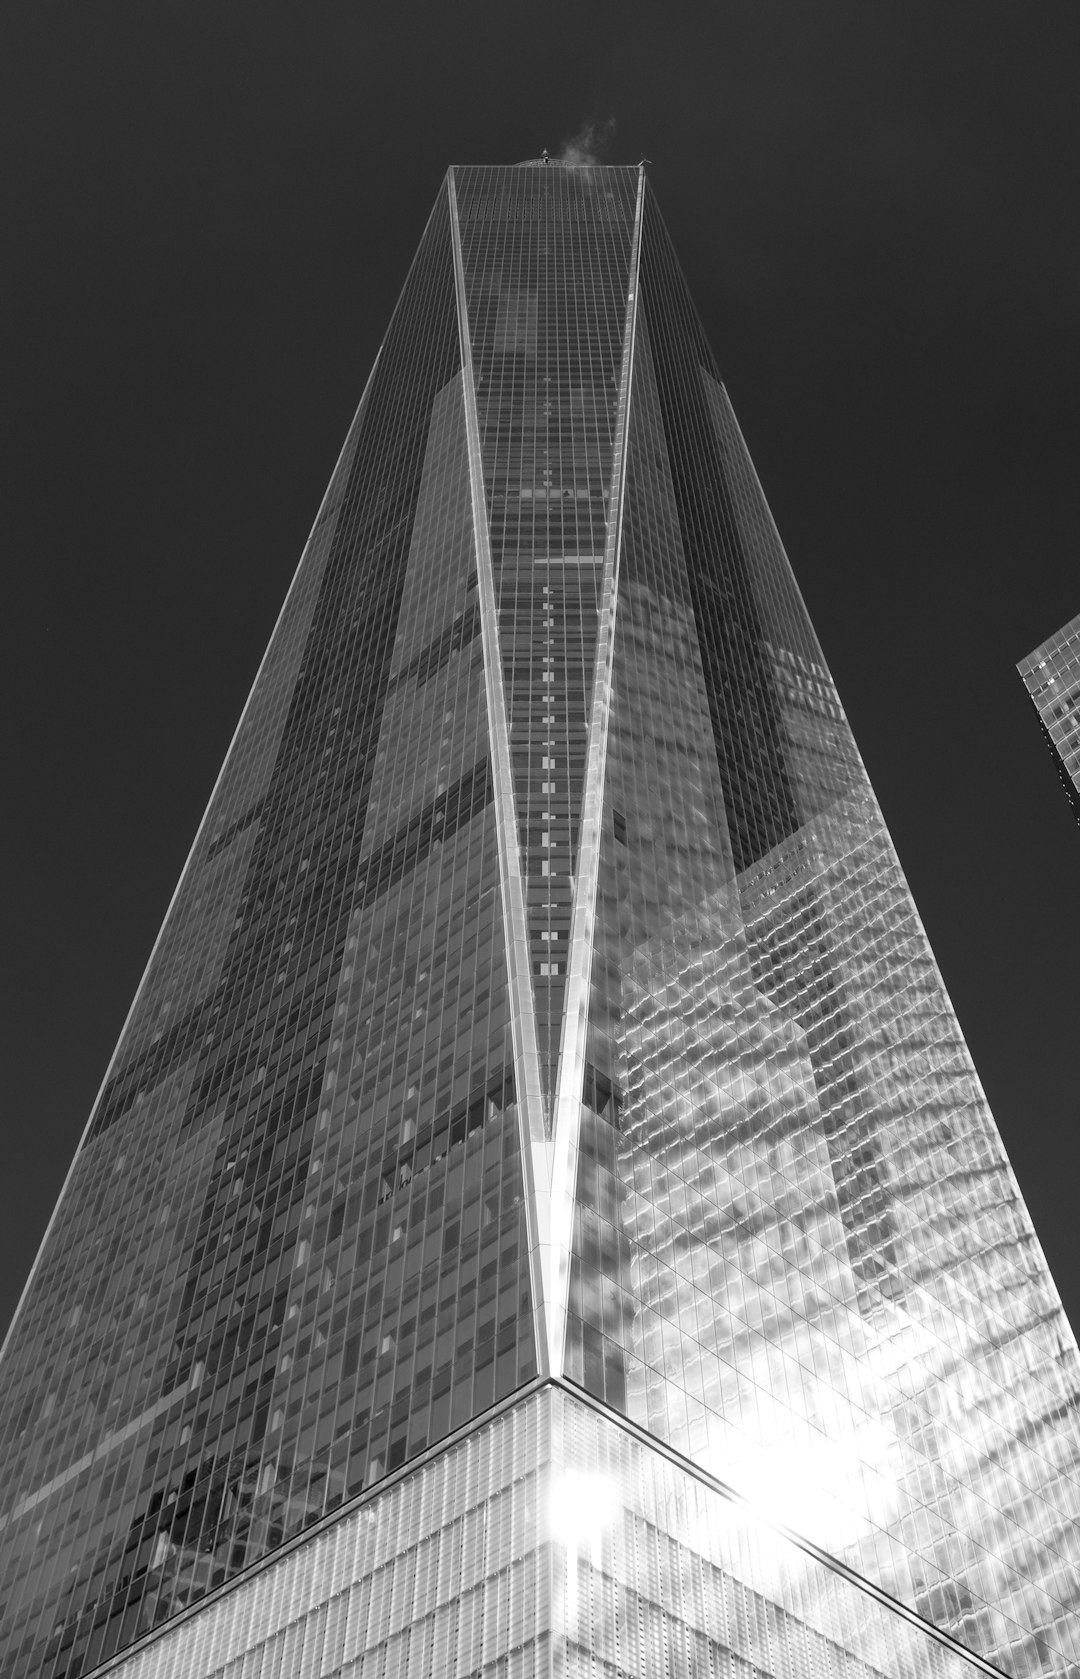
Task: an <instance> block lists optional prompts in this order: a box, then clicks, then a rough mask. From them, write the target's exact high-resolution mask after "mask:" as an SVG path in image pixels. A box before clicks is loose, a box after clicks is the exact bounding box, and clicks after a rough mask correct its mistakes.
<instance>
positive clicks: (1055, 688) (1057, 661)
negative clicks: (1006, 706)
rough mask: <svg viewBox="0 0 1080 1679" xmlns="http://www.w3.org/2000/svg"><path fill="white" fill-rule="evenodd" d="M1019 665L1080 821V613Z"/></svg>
mask: <svg viewBox="0 0 1080 1679" xmlns="http://www.w3.org/2000/svg"><path fill="white" fill-rule="evenodd" d="M1016 668H1017V669H1018V670H1019V672H1020V675H1021V676H1022V677H1023V679H1024V686H1025V688H1026V689H1027V691H1028V694H1029V695H1030V697H1031V703H1032V705H1033V706H1034V707H1035V710H1036V711H1037V712H1038V714H1039V722H1040V723H1041V724H1042V730H1043V734H1044V735H1045V736H1046V740H1047V742H1048V744H1049V746H1050V750H1051V752H1052V753H1053V755H1054V762H1055V764H1056V765H1057V769H1058V774H1059V775H1060V777H1061V780H1062V785H1063V786H1064V788H1065V793H1066V796H1067V798H1068V800H1069V803H1070V804H1071V805H1072V808H1073V814H1074V815H1075V817H1076V819H1077V821H1078V822H1080V617H1078V618H1072V619H1070V621H1069V622H1068V623H1067V624H1065V625H1064V626H1063V628H1062V629H1060V630H1058V632H1057V634H1056V635H1052V636H1051V637H1050V639H1049V641H1044V642H1043V644H1042V646H1041V647H1036V649H1035V651H1034V653H1029V654H1028V656H1027V658H1026V659H1021V661H1020V663H1019V665H1018V666H1017V667H1016Z"/></svg>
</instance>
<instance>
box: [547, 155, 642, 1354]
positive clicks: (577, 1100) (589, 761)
mask: <svg viewBox="0 0 1080 1679" xmlns="http://www.w3.org/2000/svg"><path fill="white" fill-rule="evenodd" d="M644 185H645V171H644V169H639V171H638V192H637V204H636V207H635V210H634V233H633V241H632V244H631V247H630V277H629V284H628V286H627V295H626V324H625V326H624V327H623V349H622V366H621V367H620V369H619V396H618V404H617V407H616V411H615V437H614V447H613V449H612V456H611V489H610V493H609V496H608V507H609V509H610V512H609V516H608V526H607V534H606V536H605V539H604V570H603V577H602V582H601V586H600V621H599V624H598V626H597V638H596V661H595V665H594V667H593V669H594V674H593V691H592V708H591V715H590V717H589V735H588V748H587V752H586V758H585V779H584V784H583V788H582V798H581V828H580V838H579V840H578V856H577V874H576V877H575V880H574V900H573V910H572V912H571V920H570V950H569V956H568V960H567V974H566V993H565V1001H564V1004H563V1019H562V1033H561V1039H560V1043H559V1061H558V1072H557V1075H556V1082H555V1100H554V1103H553V1105H552V1108H553V1111H552V1124H551V1243H552V1267H553V1269H552V1283H553V1293H552V1296H551V1302H550V1308H549V1313H548V1335H549V1349H548V1356H549V1359H550V1364H551V1369H552V1371H553V1372H555V1373H556V1374H558V1375H560V1376H561V1375H562V1372H563V1363H564V1359H565V1356H566V1317H567V1309H568V1305H569V1298H570V1250H571V1246H572V1242H573V1234H574V1193H575V1186H576V1183H577V1156H578V1139H579V1137H580V1134H581V1099H582V1088H583V1085H584V1077H585V1049H586V1041H587V1037H588V1028H589V989H590V984H591V980H592V965H593V939H594V934H595V923H596V891H597V881H598V878H599V872H600V841H601V835H602V830H603V820H604V779H605V774H606V770H607V743H608V724H609V721H610V718H611V678H612V664H613V659H614V652H615V611H616V606H617V604H618V588H619V559H620V554H621V550H622V529H623V506H624V503H625V500H626V453H627V439H628V435H629V429H630V398H631V388H632V382H633V370H634V341H635V336H636V327H637V294H638V269H639V266H640V257H641V213H642V205H643V202H644Z"/></svg>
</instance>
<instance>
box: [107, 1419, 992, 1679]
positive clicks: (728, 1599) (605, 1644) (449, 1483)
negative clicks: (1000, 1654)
mask: <svg viewBox="0 0 1080 1679" xmlns="http://www.w3.org/2000/svg"><path fill="white" fill-rule="evenodd" d="M113 1671H114V1672H115V1673H116V1674H117V1676H118V1679H181V1676H182V1679H194V1676H196V1675H197V1676H198V1679H271V1676H273V1679H279V1676H284V1675H286V1674H288V1675H290V1676H292V1675H296V1676H297V1679H375V1676H377V1679H390V1676H395V1679H414V1676H415V1679H426V1676H428V1675H431V1674H439V1675H441V1674H451V1673H452V1674H454V1675H456V1676H459V1679H467V1676H469V1675H476V1676H477V1679H480V1676H484V1679H494V1676H496V1675H505V1676H507V1679H509V1676H511V1675H513V1676H516V1679H556V1675H564V1676H577V1675H580V1676H582V1679H586V1676H588V1679H595V1676H596V1675H610V1676H611V1679H615V1676H616V1675H619V1674H630V1673H632V1674H649V1675H653V1674H663V1673H670V1674H673V1675H682V1676H685V1679H689V1676H690V1675H693V1676H694V1679H801V1676H803V1675H806V1674H811V1673H812V1674H815V1675H821V1679H886V1676H888V1679H892V1676H893V1675H904V1679H972V1676H973V1675H974V1674H975V1673H977V1672H979V1671H982V1670H981V1669H979V1668H977V1667H976V1666H975V1664H974V1663H972V1662H969V1661H967V1660H966V1659H965V1658H964V1657H963V1656H962V1655H961V1654H960V1653H959V1652H957V1651H956V1650H953V1649H950V1648H949V1647H948V1646H945V1645H943V1644H942V1643H940V1642H939V1641H938V1640H936V1639H935V1638H934V1637H933V1636H932V1635H931V1634H930V1632H929V1631H928V1630H927V1629H925V1628H922V1627H919V1626H918V1625H915V1624H913V1623H911V1622H908V1621H905V1620H903V1619H901V1617H899V1616H898V1615H896V1614H895V1613H893V1612H892V1611H891V1610H890V1609H889V1608H888V1607H887V1606H886V1605H884V1604H882V1603H880V1602H878V1601H877V1600H876V1599H874V1598H873V1597H871V1596H869V1595H867V1594H866V1593H864V1592H863V1591H861V1590H860V1589H859V1588H858V1587H857V1586H855V1585H853V1584H852V1583H851V1582H849V1581H847V1580H845V1579H844V1578H842V1577H841V1576H839V1575H837V1574H836V1573H834V1572H832V1571H831V1570H829V1569H828V1568H827V1567H825V1566H824V1565H823V1564H822V1563H820V1562H818V1561H817V1560H816V1559H814V1558H813V1557H811V1556H808V1555H807V1554H806V1553H804V1552H801V1551H799V1550H798V1549H797V1548H796V1547H795V1546H793V1545H792V1544H791V1543H790V1542H789V1541H787V1540H785V1539H783V1538H781V1537H780V1536H779V1535H778V1534H776V1533H774V1532H772V1531H770V1530H769V1529H767V1528H765V1527H763V1526H761V1525H759V1524H757V1523H755V1522H754V1521H753V1520H752V1519H751V1518H749V1517H748V1516H747V1515H746V1514H745V1512H743V1511H741V1510H739V1509H738V1507H737V1506H734V1505H732V1504H731V1503H729V1502H728V1501H727V1500H726V1499H725V1498H723V1497H722V1496H721V1495H720V1494H719V1493H718V1492H716V1491H714V1490H713V1489H711V1488H710V1487H708V1486H706V1485H704V1484H703V1483H702V1482H700V1481H698V1480H695V1479H694V1477H693V1476H691V1475H690V1474H688V1473H687V1472H686V1470H684V1469H681V1468H679V1467H677V1466H676V1465H675V1464H673V1463H671V1462H669V1461H668V1460H667V1459H665V1458H663V1457H661V1456H660V1455H659V1454H657V1453H656V1452H654V1451H651V1450H650V1449H649V1448H648V1447H647V1446H644V1445H642V1443H641V1442H640V1441H638V1440H636V1439H634V1438H633V1437H632V1436H629V1435H627V1434H626V1433H625V1432H624V1431H622V1430H621V1429H619V1428H618V1427H617V1425H616V1424H614V1423H613V1422H611V1421H609V1420H606V1419H605V1418H603V1417H601V1416H598V1415H597V1414H596V1413H595V1412H594V1411H592V1410H590V1409H589V1408H587V1407H586V1406H585V1405H584V1404H582V1403H581V1402H579V1401H576V1400H574V1399H572V1398H570V1397H569V1396H568V1395H567V1394H565V1393H564V1392H563V1391H561V1390H560V1389H558V1388H547V1389H544V1390H542V1391H541V1392H540V1393H539V1394H536V1395H534V1396H533V1397H531V1398H529V1399H527V1400H524V1401H522V1402H520V1403H519V1404H518V1405H516V1406H515V1407H514V1408H513V1409H512V1410H511V1411H510V1412H509V1413H506V1414H504V1415H503V1416H500V1417H498V1418H496V1419H494V1420H493V1421H492V1422H490V1423H488V1424H487V1425H486V1426H485V1427H483V1428H481V1429H478V1430H477V1431H476V1432H475V1433H474V1434H472V1435H471V1436H470V1437H469V1438H468V1439H466V1440H464V1441H463V1442H461V1443H460V1444H458V1445H455V1446H453V1447H451V1448H450V1449H449V1450H448V1451H447V1452H445V1453H443V1454H442V1455H441V1456H440V1457H438V1458H437V1459H436V1460H435V1461H434V1462H432V1463H428V1464H425V1465H423V1466H422V1467H421V1468H420V1469H418V1470H417V1471H416V1472H415V1473H414V1474H413V1475H411V1476H410V1477H408V1478H407V1479H406V1480H404V1481H401V1482H399V1483H398V1484H396V1485H394V1486H392V1487H390V1488H388V1489H387V1490H386V1491H385V1492H383V1493H381V1494H379V1495H378V1496H377V1497H375V1498H374V1499H373V1500H372V1501H371V1502H369V1503H367V1504H365V1505H363V1506H362V1507H361V1508H359V1509H357V1510H355V1511H352V1512H350V1513H348V1514H346V1515H344V1516H343V1517H342V1518H341V1520H340V1521H338V1522H337V1523H336V1524H335V1525H334V1527H333V1528H332V1529H331V1530H330V1531H329V1532H327V1533H323V1534H319V1535H317V1536H313V1537H312V1538H311V1539H310V1540H308V1541H307V1542H306V1543H305V1544H304V1545H303V1546H302V1547H301V1548H300V1549H298V1550H296V1551H294V1552H293V1553H291V1554H290V1555H288V1556H285V1557H283V1558H281V1559H280V1560H278V1561H277V1562H275V1563H274V1564H273V1565H272V1567H271V1568H270V1569H268V1570H267V1571H266V1572H265V1573H263V1574H261V1575H259V1576H258V1577H256V1578H255V1579H252V1580H250V1581H247V1582H243V1583H241V1584H240V1585H238V1586H237V1587H236V1588H234V1589H233V1590H232V1591H231V1592H229V1593H228V1594H227V1596H225V1597H224V1598H223V1599H221V1600H220V1601H218V1602H216V1603H214V1604H211V1605H210V1606H208V1608H207V1609H206V1610H205V1611H204V1612H203V1613H202V1614H201V1615H199V1616H198V1617H196V1618H194V1619H192V1620H190V1621H188V1622H186V1623H184V1624H182V1625H180V1626H178V1627H176V1628H175V1629H167V1630H166V1631H165V1632H164V1633H163V1634H162V1635H161V1636H160V1637H159V1638H158V1639H157V1640H155V1641H154V1643H153V1644H151V1645H150V1646H148V1647H147V1648H146V1649H145V1650H142V1651H139V1652H137V1653H135V1654H133V1655H131V1656H130V1657H128V1658H127V1659H126V1660H124V1661H122V1662H121V1663H119V1664H118V1666H117V1667H116V1668H115V1669H114V1670H113Z"/></svg>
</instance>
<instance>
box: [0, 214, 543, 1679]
mask: <svg viewBox="0 0 1080 1679" xmlns="http://www.w3.org/2000/svg"><path fill="white" fill-rule="evenodd" d="M459 369H460V361H459V351H458V332H457V320H456V306H455V301H454V292H453V269H452V261H451V250H450V240H449V224H448V215H447V205H446V201H445V197H444V198H441V199H440V201H439V205H438V206H437V208H436V211H435V213H434V215H433V217H432V221H431V223H430V225H429V228H428V232H427V234H426V236H425V239H424V242H423V244H422V245H421V248H420V251H419V254H418V256H417V259H416V262H415V264H414V267H413V270H412V274H411V276H410V279H409V283H408V285H407V286H406V289H405V292H404V293H403V296H402V299H401V302H400V304H399V306H398V309H397V312H396V314H395V317H394V321H393V324H392V326H391V328H390V332H389V334H388V336H387V340H386V343H385V345H384V347H383V351H382V353H381V358H380V361H379V363H378V367H377V370H376V373H375V375H374V377H373V380H372V382H371V386H370V389H369V391H368V393H367V397H366V400H365V404H364V407H363V409H362V411H361V413H360V415H359V416H358V420H357V422H356V425H355V426H354V428H353V432H352V433H351V435H350V440H349V443H348V445H347V448H346V453H345V456H344V457H343V460H342V463H341V465H340V467H339V469H338V472H337V474H336V476H335V479H334V482H333V484H332V485H331V490H330V493H329V496H328V499H327V502H326V504H325V506H324V509H323V512H322V514H321V515H320V519H319V522H318V524H317V525H316V529H315V533H314V535H313V537H312V541H311V544H310V547H309V549H308V552H307V555H306V558H305V560H304V562H303V565H302V568H301V571H300V573H299V576H298V580H297V584H296V587H295V589H294V592H293V595H292V597H291V598H290V602H289V605H288V607H287V609H286V613H285V616H284V618H283V621H282V623H281V626H280V627H279V629H278V631H277V634H276V636H275V640H274V642H273V644H272V647H271V650H270V653H269V655H268V658H267V661H266V664H265V666H264V669H263V671H262V673H261V675H260V677H259V681H258V683H257V685H256V688H255V691H254V694H253V697H252V701H251V703H250V705H249V708H248V711H247V713H246V715H245V719H244V721H243V724H242V726H241V729H240V731H239V734H238V737H237V740H236V742H235V745H234V748H233V752H232V754H231V757H230V759H229V762H228V764H227V766H226V770H225V772H224V776H223V779H222V781H221V784H220V786H219V788H218V790H217V792H216V794H215V796H214V800H213V802H212V804H211V808H210V811H209V814H208V818H207V822H206V824H205V826H204V829H203V832H202V835H201V836H200V839H199V842H198V844H197V846H196V850H195V853H194V856H193V860H192V864H191V866H190V868H189V870H188V872H187V875H186V876H185V879H184V882H183V883H182V886H181V890H180V894H179V897H178V899H177V902H176V905H175V906H174V909H173V911H172V913H171V915H170V917H169V920H168V922H167V924H166V928H165V931H164V934H163V936H162V939H161V941H160V943H159V945H158V948H157V951H156V953H155V956H154V958H153V961H152V963H151V967H150V970H149V974H148V977H147V981H146V984H145V985H144V987H143V990H142V992H141V995H140V998H139V1001H138V1004H137V1006H136V1009H135V1013H134V1015H133V1018H132V1021H131V1024H130V1026H129V1028H128V1029H127V1031H126V1033H125V1035H124V1038H123V1039H122V1041H121V1044H120V1048H119V1050H118V1052H117V1057H116V1060H115V1062H114V1067H113V1071H112V1072H111V1075H110V1078H109V1080H108V1083H107V1085H106V1088H105V1090H104V1093H103V1095H102V1097H101V1100H100V1102H99V1103H98V1106H97V1109H96V1112H95V1116H94V1121H93V1125H92V1127H91V1130H90V1133H89V1136H88V1139H87V1141H86V1143H85V1146H84V1147H83V1150H82V1152H81V1154H80V1156H79V1158H78V1161H77V1164H76V1167H75V1170H74V1176H73V1178H72V1182H71V1185H70V1187H69V1189H68V1191H67V1193H66V1195H65V1197H64V1199H63V1202H62V1204H61V1207H60V1211H59V1216H58V1219H57V1222H56V1224H55V1226H54V1229H53V1232H52V1234H51V1236H50V1239H49V1242H48V1243H47V1245H46V1248H45V1251H44V1254H43V1258H42V1262H41V1265H40V1267H39V1269H38V1272H37V1275H36V1278H35V1281H34V1285H33V1288H32V1290H31V1293H30V1297H29V1299H28V1302H27V1305H26V1307H25V1309H24V1311H23V1314H22V1316H21V1318H20V1320H19V1322H18V1324H17V1326H16V1330H15V1334H14V1337H13V1340H12V1343H11V1346H10V1349H9V1352H8V1355H7V1359H6V1365H5V1376H6V1388H5V1409H4V1412H3V1422H2V1427H3V1431H4V1441H5V1451H6V1454H7V1458H8V1462H9V1467H10V1468H11V1469H13V1471H14V1474H13V1479H12V1481H10V1482H9V1485H12V1486H13V1487H14V1489H15V1490H14V1497H13V1498H11V1499H10V1500H9V1502H8V1503H7V1506H6V1513H5V1514H4V1515H3V1516H2V1517H0V1571H2V1578H3V1586H2V1590H0V1598H2V1599H3V1601H4V1604H5V1625H4V1642H3V1645H2V1654H0V1672H3V1673H11V1674H18V1675H19V1676H20V1679H22V1676H24V1675H31V1674H39V1673H40V1674H54V1675H57V1676H58V1675H60V1674H67V1675H73V1674H74V1673H75V1672H77V1671H81V1670H83V1669H85V1668H87V1667H89V1666H91V1665H93V1663H95V1662H96V1661H98V1660H99V1659H101V1658H103V1657H104V1656H107V1655H108V1654H109V1653H111V1652H112V1651H113V1650H115V1649H117V1648H118V1647H122V1646H123V1645H125V1644H127V1643H129V1642H130V1641H131V1640H132V1639H133V1638H135V1637H137V1636H138V1635H139V1634H141V1633H143V1632H145V1631H147V1630H148V1629H150V1628H152V1627H153V1626H155V1625H156V1624H158V1623H159V1622H161V1621H162V1620H165V1619H167V1618H168V1617H169V1616H171V1615H173V1614H174V1613H176V1612H177V1611H178V1610H180V1609H183V1608H184V1607H185V1606H186V1605H188V1604H190V1603H192V1602H194V1601H195V1600H197V1599H198V1598H199V1597H200V1596H202V1595H203V1594H204V1593H205V1592H206V1591H207V1590H208V1589H210V1588H212V1587H214V1586H216V1585H218V1584H220V1583H221V1582H222V1581H224V1580H226V1579H228V1578H230V1577H231V1576H232V1575H234V1574H235V1573H236V1572H237V1571H238V1570H240V1569H241V1568H243V1567H245V1566H246V1565H247V1564H249V1563H251V1562H252V1561H253V1560H256V1559H258V1558H259V1557H261V1556H263V1555H264V1554H265V1553H266V1552H267V1551H268V1550H271V1549H273V1548H274V1547H275V1546H277V1545H279V1544H281V1543H282V1542H283V1541H285V1540H287V1539H288V1538H289V1537H290V1535H292V1534H295V1533H296V1532H297V1531H299V1530H300V1529H301V1528H303V1527H304V1526H305V1525H306V1524H308V1523H309V1522H311V1521H313V1520H316V1519H318V1517H319V1516H321V1515H322V1514H323V1513H324V1511H326V1510H327V1509H329V1508H332V1507H333V1506H334V1505H336V1504H340V1503H341V1502H342V1500H343V1499H345V1498H347V1497H349V1496H350V1495H355V1494H357V1493H359V1492H360V1491H361V1490H362V1489H363V1488H364V1487H366V1486H368V1485H370V1484H372V1483H373V1482H376V1481H377V1480H378V1479H379V1478H380V1477H381V1476H384V1475H385V1474H387V1473H388V1472H389V1471H391V1470H393V1469H394V1468H395V1467H396V1466H397V1465H399V1464H400V1463H402V1462H404V1461H406V1460H407V1459H408V1458H410V1457H412V1456H414V1455H415V1454H416V1453H417V1452H419V1451H422V1450H423V1449H424V1448H425V1447H426V1446H427V1445H428V1444H429V1443H430V1442H431V1441H433V1440H436V1439H438V1438H440V1437H441V1436H443V1435H445V1434H446V1433H447V1432H448V1431H449V1430H450V1429H451V1428H453V1427H455V1426H457V1425H459V1424H461V1423H462V1422H464V1421H466V1420H468V1419H470V1418H471V1417H472V1416H473V1415H475V1414H476V1412H478V1411H482V1410H483V1409H484V1408H485V1407H486V1406H488V1405H490V1404H491V1403H492V1402H493V1401H494V1400H495V1399H496V1398H498V1397H502V1396H504V1395H506V1394H507V1393H509V1392H510V1391H511V1390H512V1389H513V1388H514V1387H515V1386H517V1385H518V1384H519V1383H520V1382H522V1381H524V1380H527V1379H528V1378H530V1377H531V1376H532V1375H533V1374H534V1373H535V1369H536V1364H535V1357H534V1344H533V1330H532V1313H531V1302H530V1298H529V1284H528V1275H527V1262H526V1259H525V1256H524V1248H523V1235H524V1233H523V1228H522V1227H523V1211H522V1198H523V1191H522V1175H521V1165H520V1159H519V1155H518V1147H517V1122H516V1110H515V1081H514V1068H513V1057H512V1051H511V1045H510V1033H509V1020H508V1016H509V1007H508V1001H507V993H506V964H505V959H504V950H503V932H502V919H501V904H500V896H499V878H498V855H497V847H496V837H495V821H494V808H493V805H492V802H491V798H492V788H491V771H490V766H489V761H488V743H487V723H486V711H485V698H484V674H483V657H482V651H481V641H480V637H479V633H478V615H477V607H476V575H475V564H474V555H473V533H472V522H471V504H470V496H469V476H468V462H467V454H466V445H465V427H464V393H463V389H462V383H461V376H460V371H459Z"/></svg>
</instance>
